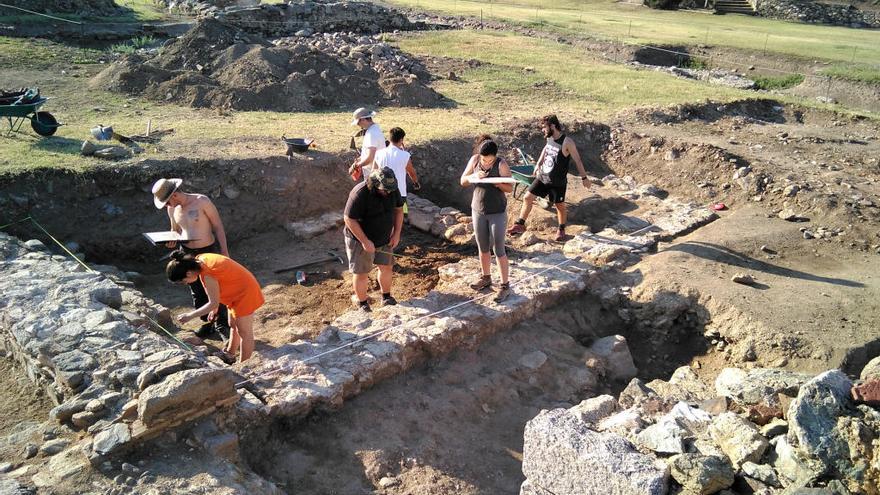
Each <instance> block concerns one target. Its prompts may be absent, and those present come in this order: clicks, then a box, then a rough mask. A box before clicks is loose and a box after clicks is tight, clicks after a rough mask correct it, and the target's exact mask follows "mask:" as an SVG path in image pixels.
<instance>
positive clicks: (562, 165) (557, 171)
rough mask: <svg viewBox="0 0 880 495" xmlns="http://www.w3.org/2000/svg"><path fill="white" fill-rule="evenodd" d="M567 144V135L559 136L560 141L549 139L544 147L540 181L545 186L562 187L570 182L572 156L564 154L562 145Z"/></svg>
mask: <svg viewBox="0 0 880 495" xmlns="http://www.w3.org/2000/svg"><path fill="white" fill-rule="evenodd" d="M563 143H565V134H562V135H560V136H559V140H558V141H557V140H554V139H553V138H552V137H550V138H547V144H546V145H545V146H544V161H542V162H541V166H540V169H539V170H538V179H540V180H541V182H543V183H544V184H550V185H553V186H561V185H564V184H566V183H567V182H568V176H567V174H568V163H569V162H570V161H571V156H565V154H563V153H562V144H563Z"/></svg>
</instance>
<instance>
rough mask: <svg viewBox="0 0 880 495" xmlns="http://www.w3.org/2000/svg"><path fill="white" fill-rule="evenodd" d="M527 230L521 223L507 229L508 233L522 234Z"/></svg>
mask: <svg viewBox="0 0 880 495" xmlns="http://www.w3.org/2000/svg"><path fill="white" fill-rule="evenodd" d="M525 231H526V226H525V225H523V224H520V223H515V224H513V226H512V227H510V228H509V229H507V235H520V234H522V233H523V232H525Z"/></svg>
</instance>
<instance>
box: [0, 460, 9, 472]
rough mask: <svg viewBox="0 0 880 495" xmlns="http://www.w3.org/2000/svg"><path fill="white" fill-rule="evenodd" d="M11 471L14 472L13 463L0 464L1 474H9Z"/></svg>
mask: <svg viewBox="0 0 880 495" xmlns="http://www.w3.org/2000/svg"><path fill="white" fill-rule="evenodd" d="M9 471H12V463H11V462H0V473H8V472H9Z"/></svg>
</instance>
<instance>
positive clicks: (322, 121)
mask: <svg viewBox="0 0 880 495" xmlns="http://www.w3.org/2000/svg"><path fill="white" fill-rule="evenodd" d="M395 42H396V43H397V44H399V45H400V47H401V48H402V49H404V50H407V51H410V52H413V53H416V54H420V55H427V56H435V57H437V56H443V57H453V58H458V59H471V58H477V59H480V60H482V61H484V62H485V63H486V64H485V65H483V66H480V67H477V68H474V69H468V70H464V71H461V72H460V73H459V74H458V75H459V77H460V78H461V80H460V81H449V80H446V79H443V80H439V81H436V82H435V83H434V87H435V89H437V90H438V91H440V92H441V93H443V94H445V95H446V96H448V97H449V98H452V99H453V100H454V101H456V102H457V107H456V108H443V109H421V108H397V107H387V108H381V109H380V114H379V119H378V120H379V122H380V123H381V124H382V125H383V126H384V127H385V128H386V129H387V128H390V127H392V126H401V127H403V128H405V129H406V130H407V136H408V137H409V138H410V141H412V142H414V143H418V142H425V141H430V140H435V139H444V138H451V137H461V136H472V135H476V134H478V133H479V132H490V133H491V132H497V131H498V130H499V129H502V128H504V127H505V126H506V125H508V124H509V123H511V122H512V121H516V120H523V119H527V120H532V119H534V118H535V117H536V116H540V115H542V114H545V113H548V112H555V113H558V114H559V115H560V117H561V118H563V119H565V120H568V121H570V120H572V119H597V120H601V119H605V118H607V117H609V116H611V115H613V114H615V113H617V112H618V111H620V110H622V109H626V108H630V107H633V106H654V105H669V104H676V103H684V102H695V101H703V100H706V99H713V100H720V101H729V100H733V99H738V98H748V97H757V96H758V95H757V94H756V93H754V92H748V91H740V90H734V89H730V88H724V87H720V86H712V85H709V84H706V83H701V82H693V81H688V80H683V79H678V78H675V77H672V76H669V75H667V74H664V73H658V72H653V71H641V70H634V69H631V68H628V67H626V66H623V65H617V64H610V63H605V62H600V61H596V60H594V59H592V58H590V57H589V56H588V55H587V54H585V53H583V52H581V51H579V50H577V49H575V48H572V47H571V46H568V45H562V44H558V43H554V42H550V41H546V40H540V39H534V38H528V37H525V36H519V35H514V34H509V33H496V32H476V31H447V32H443V31H434V32H423V33H417V34H407V35H405V36H402V37H401V38H400V39H398V40H396V41H395ZM29 51H34V52H35V53H38V54H39V56H37V57H29V58H25V57H22V54H23V53H28V52H29ZM95 53H98V54H100V52H95ZM95 53H93V51H84V52H83V51H79V50H73V49H70V48H66V47H63V46H61V45H57V44H54V43H51V42H48V41H33V40H21V39H9V38H2V37H0V87H21V86H39V87H40V88H41V90H42V93H43V94H44V95H45V96H50V97H52V99H50V100H49V102H48V103H47V104H46V106H45V107H44V110H46V111H49V112H51V113H52V114H53V115H55V117H56V118H57V119H58V120H59V121H61V122H63V123H64V124H65V125H64V126H63V127H61V128H60V129H59V130H58V133H57V134H56V136H53V137H52V138H48V139H43V138H40V137H39V136H37V135H36V134H35V133H33V131H31V129H30V127H29V126H28V125H25V126H24V128H23V130H22V132H20V133H15V134H12V135H4V134H0V173H2V172H15V171H23V170H27V169H33V168H37V167H59V168H68V169H74V170H83V169H86V168H91V167H95V166H101V165H105V164H107V163H108V162H105V161H101V160H99V159H95V158H88V157H83V156H81V155H80V154H79V148H80V145H81V144H82V140H84V139H87V138H90V133H89V130H90V129H91V128H92V127H94V126H96V125H98V124H104V125H113V127H114V129H115V130H116V131H117V132H119V133H121V134H126V135H133V134H139V133H143V132H144V130H145V129H146V125H147V121H148V119H152V125H153V129H167V128H173V129H174V130H175V132H174V133H173V134H172V135H169V136H167V137H165V138H164V139H163V140H162V142H161V143H160V144H159V145H155V146H154V145H147V146H146V151H145V153H143V154H141V155H138V156H137V157H136V158H135V160H141V159H145V158H154V159H162V160H169V159H174V158H177V157H182V156H183V157H199V158H206V159H232V158H253V157H266V156H280V155H282V154H283V153H284V149H285V147H284V145H283V143H281V141H280V139H279V138H280V137H281V135H282V134H286V135H288V136H290V137H297V136H310V137H317V138H318V141H317V142H318V145H319V150H323V151H330V152H338V151H340V150H344V149H346V148H347V146H348V142H349V138H350V136H351V133H352V131H353V130H354V129H353V128H352V127H351V126H349V119H350V112H351V110H352V109H350V108H339V109H337V110H332V111H324V112H311V113H279V112H221V111H217V110H210V109H193V108H189V107H182V106H178V105H172V104H163V103H157V102H153V101H150V100H145V99H143V98H139V97H137V96H125V95H119V94H116V93H111V92H108V91H106V90H105V89H103V88H100V87H94V86H92V85H90V84H89V80H90V79H91V77H92V76H93V75H94V74H96V73H97V72H99V71H100V70H101V69H102V68H103V65H101V64H96V63H83V64H76V63H72V60H73V58H72V57H73V56H74V55H76V54H79V55H80V56H83V57H84V58H88V56H93V55H95ZM62 71H64V73H62ZM783 100H784V99H783ZM790 101H795V100H794V99H790ZM0 123H2V122H0Z"/></svg>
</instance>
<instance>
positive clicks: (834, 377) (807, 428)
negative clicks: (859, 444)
mask: <svg viewBox="0 0 880 495" xmlns="http://www.w3.org/2000/svg"><path fill="white" fill-rule="evenodd" d="M851 388H852V382H851V381H850V380H849V378H847V376H846V375H845V374H843V372H841V371H840V370H831V371H826V372H825V373H822V374H820V375H818V376H816V377H815V378H814V379H813V380H811V381H809V382H808V383H806V384H804V385H803V386H802V387H801V389H800V392H798V396H797V398H796V399H795V400H794V401H792V403H791V405H790V406H789V409H788V416H787V417H788V422H789V424H788V440H789V441H790V442H791V443H792V444H793V445H797V446H798V449H799V450H800V451H801V452H805V453H806V452H809V453H811V455H812V456H813V457H814V458H815V459H817V460H819V461H820V462H821V463H822V464H823V465H825V466H826V467H828V468H831V469H833V470H834V471H836V472H837V473H840V474H846V473H848V471H849V470H851V469H852V468H853V466H852V461H851V460H850V451H849V450H850V449H849V445H848V443H847V440H846V438H845V437H844V435H843V434H842V432H841V431H839V430H838V429H837V425H838V417H840V416H844V415H846V414H847V412H848V411H849V410H850V409H851V408H852V407H853V403H852V401H851V400H850V397H849V393H850V389H851Z"/></svg>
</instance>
